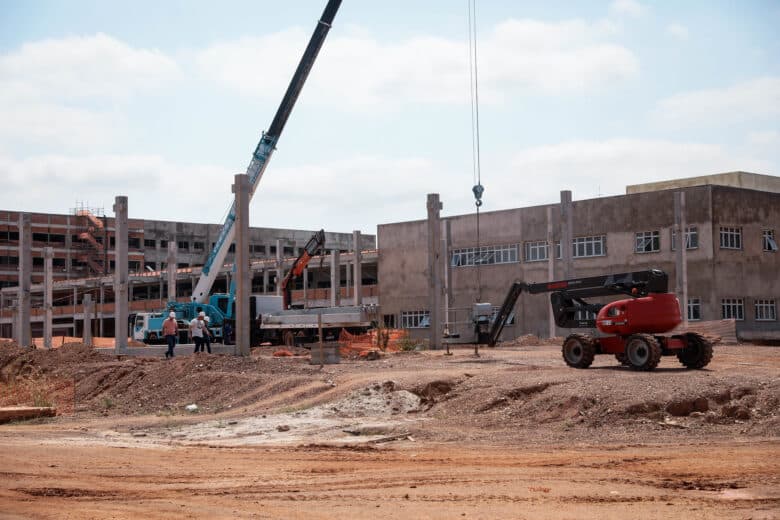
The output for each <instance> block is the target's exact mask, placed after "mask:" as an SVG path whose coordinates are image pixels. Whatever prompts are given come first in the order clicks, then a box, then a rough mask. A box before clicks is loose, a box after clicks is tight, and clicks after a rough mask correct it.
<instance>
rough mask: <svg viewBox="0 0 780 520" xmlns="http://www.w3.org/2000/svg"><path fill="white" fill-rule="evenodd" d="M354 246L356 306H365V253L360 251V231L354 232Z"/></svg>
mask: <svg viewBox="0 0 780 520" xmlns="http://www.w3.org/2000/svg"><path fill="white" fill-rule="evenodd" d="M352 246H353V247H354V250H355V255H354V257H355V305H362V304H363V251H362V250H361V249H360V231H357V230H355V231H353V232H352Z"/></svg>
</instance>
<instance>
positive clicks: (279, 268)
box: [275, 238, 284, 296]
mask: <svg viewBox="0 0 780 520" xmlns="http://www.w3.org/2000/svg"><path fill="white" fill-rule="evenodd" d="M283 279H284V265H282V241H281V240H280V239H278V238H277V239H276V283H275V285H276V295H277V296H281V295H282V280H283Z"/></svg>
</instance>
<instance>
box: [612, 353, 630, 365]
mask: <svg viewBox="0 0 780 520" xmlns="http://www.w3.org/2000/svg"><path fill="white" fill-rule="evenodd" d="M615 359H617V360H618V363H620V364H621V365H623V366H628V356H626V353H625V352H618V353H617V354H615Z"/></svg>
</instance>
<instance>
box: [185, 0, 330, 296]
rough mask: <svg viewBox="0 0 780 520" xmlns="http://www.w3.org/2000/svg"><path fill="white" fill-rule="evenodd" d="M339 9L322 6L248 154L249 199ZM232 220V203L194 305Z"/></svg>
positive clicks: (213, 271)
mask: <svg viewBox="0 0 780 520" xmlns="http://www.w3.org/2000/svg"><path fill="white" fill-rule="evenodd" d="M340 6H341V0H328V4H327V5H326V6H325V10H324V11H323V13H322V16H321V17H320V19H319V21H318V22H317V27H316V28H315V29H314V33H313V34H312V36H311V39H310V40H309V45H308V46H307V47H306V50H305V51H304V53H303V56H302V57H301V61H300V62H299V63H298V68H297V69H296V70H295V74H293V77H292V80H290V85H289V86H288V87H287V91H286V92H285V94H284V98H282V102H281V104H280V105H279V108H278V109H277V110H276V115H275V116H274V118H273V121H272V122H271V126H270V127H269V128H268V131H267V132H263V133H262V135H261V137H260V142H259V143H258V144H257V147H256V148H255V151H254V153H253V154H252V160H251V161H250V163H249V167H247V170H246V173H247V175H249V184H250V191H249V199H250V200H251V199H252V196H253V195H254V193H255V190H256V189H257V185H258V184H259V182H260V179H261V178H262V176H263V172H265V168H266V167H267V166H268V161H269V160H270V159H271V155H272V154H273V152H274V150H275V149H276V144H277V142H278V141H279V137H280V136H281V134H282V130H284V126H285V125H286V124H287V120H288V119H289V117H290V113H291V112H292V109H293V107H294V106H295V102H296V101H297V100H298V95H299V94H300V92H301V89H302V88H303V85H304V83H305V82H306V78H307V77H308V76H309V72H310V71H311V68H312V66H313V65H314V61H315V60H316V59H317V54H319V52H320V48H321V47H322V44H323V42H324V41H325V37H326V36H327V35H328V31H329V30H330V27H331V25H332V23H333V18H334V17H335V16H336V12H337V11H338V9H339V7H340ZM235 220H236V205H235V201H233V203H232V204H231V206H230V211H229V212H228V215H227V217H226V218H225V223H224V224H223V226H222V230H221V231H220V233H219V236H218V237H217V240H216V242H215V244H214V248H213V249H212V250H211V253H210V254H209V257H208V259H207V260H206V263H205V264H204V265H203V270H202V271H201V275H200V279H199V280H198V283H197V285H196V286H195V289H194V291H193V293H192V300H193V301H194V302H197V303H204V302H206V300H208V297H209V293H210V292H211V287H212V286H213V285H214V280H216V278H217V275H218V274H219V269H220V267H221V266H222V264H223V263H224V261H225V257H226V256H227V252H228V249H229V248H230V244H231V243H233V239H234V238H235V234H236V230H235V226H234V225H233V224H234V223H235Z"/></svg>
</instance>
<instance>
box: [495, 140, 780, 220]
mask: <svg viewBox="0 0 780 520" xmlns="http://www.w3.org/2000/svg"><path fill="white" fill-rule="evenodd" d="M511 166H512V170H511V171H507V172H506V173H505V174H504V177H503V178H502V179H501V180H500V181H499V182H500V183H501V185H502V189H501V190H500V197H501V202H500V203H499V204H500V205H501V207H516V206H518V205H523V204H539V203H542V202H545V203H549V202H554V201H556V200H558V198H559V192H560V190H564V189H570V190H572V192H573V194H574V197H575V198H580V199H583V198H591V197H595V196H597V195H599V194H603V195H617V194H621V193H625V187H626V185H627V184H637V183H643V182H653V181H660V180H667V179H675V178H682V177H693V176H697V175H707V174H713V173H721V172H727V171H734V170H747V171H753V172H757V173H769V172H770V170H771V168H772V166H774V164H773V163H772V162H771V161H768V160H765V159H762V158H757V157H756V156H755V155H753V154H743V153H740V152H738V151H734V150H731V149H727V148H724V147H721V146H718V145H712V144H703V143H686V142H678V141H665V140H650V139H608V140H604V141H588V140H582V141H568V142H563V143H559V144H554V145H549V146H539V147H535V148H528V149H525V150H522V151H520V152H518V153H517V154H515V156H514V157H513V159H512V161H511ZM522 179H526V180H527V179H534V181H533V182H519V181H520V180H522ZM494 183H495V181H494Z"/></svg>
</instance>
